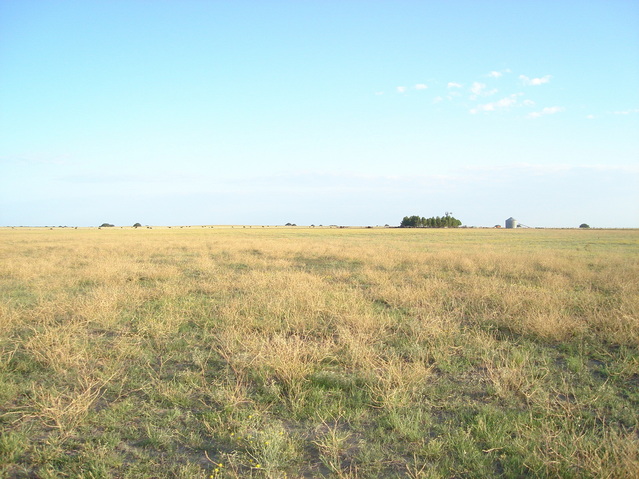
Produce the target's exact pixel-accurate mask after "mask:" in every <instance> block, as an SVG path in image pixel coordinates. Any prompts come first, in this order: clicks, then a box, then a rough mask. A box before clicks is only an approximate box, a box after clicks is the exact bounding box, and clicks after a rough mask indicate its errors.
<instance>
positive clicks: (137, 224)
mask: <svg viewBox="0 0 639 479" xmlns="http://www.w3.org/2000/svg"><path fill="white" fill-rule="evenodd" d="M140 226H142V225H141V224H140V223H135V224H134V225H133V227H134V228H139V227H140Z"/></svg>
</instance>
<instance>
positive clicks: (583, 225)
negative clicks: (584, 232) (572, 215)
mask: <svg viewBox="0 0 639 479" xmlns="http://www.w3.org/2000/svg"><path fill="white" fill-rule="evenodd" d="M579 227H580V228H584V229H586V228H590V225H589V224H586V223H581V224H580V225H579Z"/></svg>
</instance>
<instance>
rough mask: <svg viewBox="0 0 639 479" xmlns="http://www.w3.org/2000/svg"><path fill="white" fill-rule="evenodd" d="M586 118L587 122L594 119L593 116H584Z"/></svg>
mask: <svg viewBox="0 0 639 479" xmlns="http://www.w3.org/2000/svg"><path fill="white" fill-rule="evenodd" d="M586 118H587V119H588V120H594V119H595V115H586Z"/></svg>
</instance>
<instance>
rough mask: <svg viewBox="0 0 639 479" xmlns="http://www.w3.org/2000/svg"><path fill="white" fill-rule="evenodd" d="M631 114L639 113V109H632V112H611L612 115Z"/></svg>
mask: <svg viewBox="0 0 639 479" xmlns="http://www.w3.org/2000/svg"><path fill="white" fill-rule="evenodd" d="M631 113H639V108H634V109H632V110H623V111H613V112H612V114H613V115H630V114H631Z"/></svg>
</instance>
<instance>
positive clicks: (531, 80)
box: [519, 75, 551, 86]
mask: <svg viewBox="0 0 639 479" xmlns="http://www.w3.org/2000/svg"><path fill="white" fill-rule="evenodd" d="M550 78H551V75H546V76H543V77H541V78H528V77H527V76H526V75H519V79H520V80H521V81H522V83H523V84H524V85H530V86H538V85H543V84H544V83H548V82H549V81H550Z"/></svg>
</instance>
